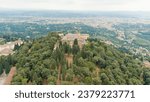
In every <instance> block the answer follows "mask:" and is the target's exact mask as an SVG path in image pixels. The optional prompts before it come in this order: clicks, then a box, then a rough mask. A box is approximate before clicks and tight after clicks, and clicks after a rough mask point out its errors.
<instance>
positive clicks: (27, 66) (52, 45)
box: [0, 0, 150, 85]
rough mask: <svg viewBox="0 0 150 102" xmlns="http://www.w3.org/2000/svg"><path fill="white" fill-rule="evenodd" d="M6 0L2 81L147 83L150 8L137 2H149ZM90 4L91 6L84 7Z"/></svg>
mask: <svg viewBox="0 0 150 102" xmlns="http://www.w3.org/2000/svg"><path fill="white" fill-rule="evenodd" d="M6 1H7V2H6ZM6 1H4V0H2V4H0V8H1V9H0V85H149V84H150V9H149V8H148V7H144V6H139V5H140V4H141V5H144V4H145V3H143V2H144V1H145V2H146V1H147V0H143V1H140V0H134V1H135V2H136V1H138V2H139V3H137V4H136V5H135V6H134V7H133V8H132V3H131V2H130V1H129V0H127V1H126V2H128V4H130V5H129V6H128V7H122V6H118V5H123V4H122V2H119V0H112V2H111V1H107V0H106V2H104V1H103V0H99V1H98V0H93V1H92V0H87V2H86V1H84V0H83V2H79V0H77V1H78V2H77V1H75V0H62V1H63V2H60V4H62V5H61V6H60V5H59V4H57V3H58V2H57V3H56V2H55V1H53V0H52V1H53V2H52V1H50V0H43V2H42V0H37V1H34V0H31V1H32V2H30V1H28V0H27V1H24V0H22V2H23V1H24V2H23V3H25V4H26V6H27V3H29V4H30V5H29V9H25V8H27V7H25V6H20V5H19V6H18V8H17V6H15V7H16V8H15V7H13V6H12V4H14V5H15V4H16V5H17V4H22V2H20V1H18V2H19V3H18V2H17V0H13V1H14V2H13V3H12V4H10V2H9V1H8V0H6ZM58 1H60V0H58ZM69 1H70V2H69ZM71 1H72V2H71ZM73 1H74V2H73ZM126 2H123V3H124V5H125V4H126ZM6 3H8V5H7V6H9V7H10V8H9V7H7V6H6V5H5V4H6ZM40 3H41V6H40V5H38V4H40ZM42 3H43V5H45V6H42ZM46 3H47V4H49V3H52V4H53V5H52V4H49V6H50V8H49V6H48V5H47V4H46ZM117 3H118V4H117ZM73 4H74V5H73ZM79 4H80V5H79ZM81 4H87V5H86V6H84V5H83V7H82V6H81ZM90 4H91V5H95V7H94V6H90V7H89V8H88V9H87V6H88V5H90ZM98 4H100V5H101V7H99V6H98ZM102 4H105V5H107V4H108V6H109V7H110V8H109V9H108V10H106V8H107V7H108V6H102ZM32 5H33V6H32ZM66 5H68V9H67V7H66ZM69 5H70V6H69ZM110 5H111V6H110ZM146 5H147V4H145V6H146ZM71 6H72V7H71ZM38 7H39V9H35V8H38ZM44 7H45V8H44ZM51 7H52V8H51ZM73 7H76V8H75V9H71V8H73ZM115 7H116V8H118V10H116V8H115ZM138 7H141V9H140V8H139V11H138V9H136V8H138ZM11 8H12V9H11ZM56 8H58V9H56ZM100 9H101V10H100ZM104 9H105V10H104Z"/></svg>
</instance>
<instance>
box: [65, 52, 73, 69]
mask: <svg viewBox="0 0 150 102" xmlns="http://www.w3.org/2000/svg"><path fill="white" fill-rule="evenodd" d="M65 58H66V60H67V62H68V66H69V67H70V66H71V65H72V63H73V55H72V54H70V55H68V54H65Z"/></svg>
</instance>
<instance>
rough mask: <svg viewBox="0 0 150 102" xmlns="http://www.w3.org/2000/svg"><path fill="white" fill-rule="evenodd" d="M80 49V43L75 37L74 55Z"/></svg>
mask: <svg viewBox="0 0 150 102" xmlns="http://www.w3.org/2000/svg"><path fill="white" fill-rule="evenodd" d="M79 51H80V47H79V45H78V40H77V39H75V40H74V43H73V46H72V53H73V55H76V54H77V53H78V52H79Z"/></svg>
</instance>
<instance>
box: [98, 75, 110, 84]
mask: <svg viewBox="0 0 150 102" xmlns="http://www.w3.org/2000/svg"><path fill="white" fill-rule="evenodd" d="M100 79H101V80H102V84H103V85H109V78H108V76H107V75H106V74H105V73H101V75H100Z"/></svg>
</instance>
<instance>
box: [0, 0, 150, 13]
mask: <svg viewBox="0 0 150 102" xmlns="http://www.w3.org/2000/svg"><path fill="white" fill-rule="evenodd" d="M149 5H150V0H0V9H20V10H84V11H87V10H91V11H92V10H94V11H150V6H149Z"/></svg>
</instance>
